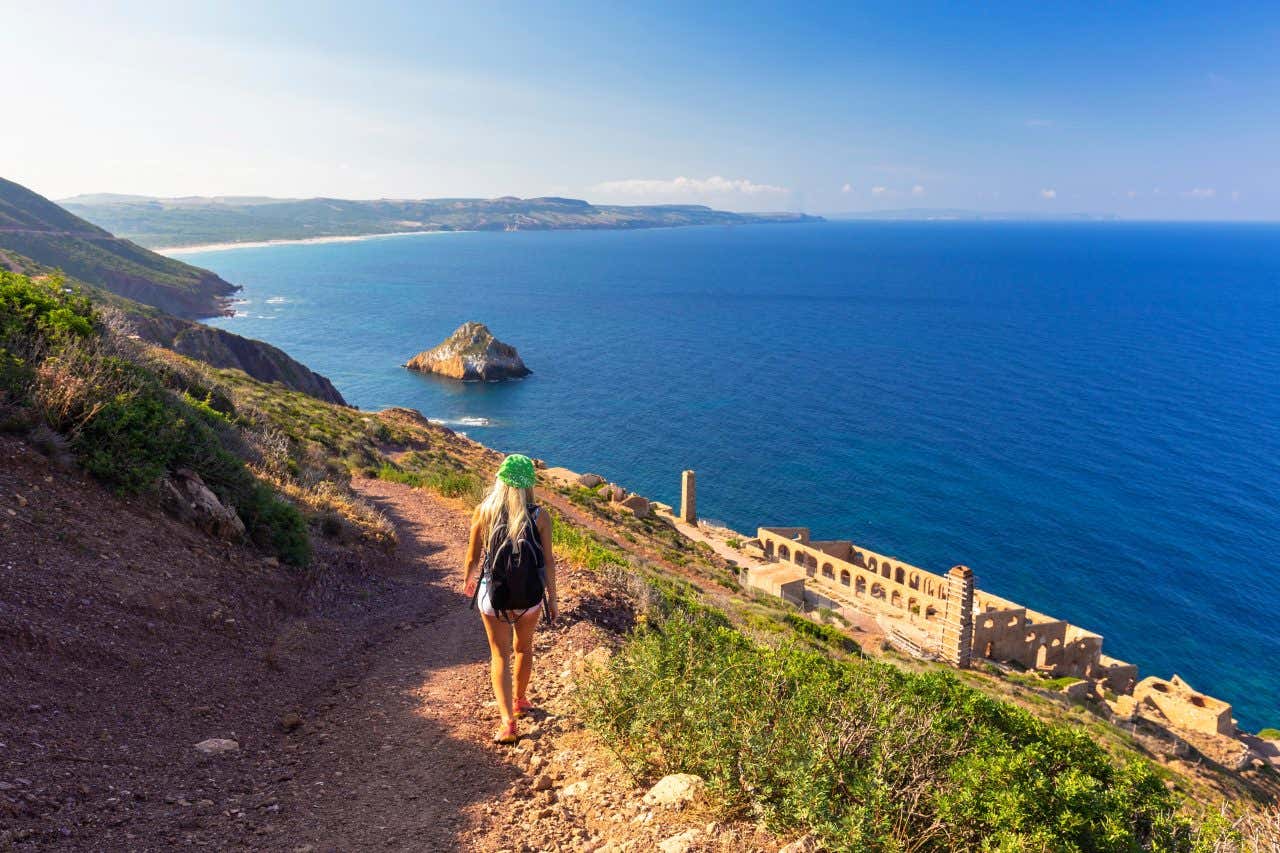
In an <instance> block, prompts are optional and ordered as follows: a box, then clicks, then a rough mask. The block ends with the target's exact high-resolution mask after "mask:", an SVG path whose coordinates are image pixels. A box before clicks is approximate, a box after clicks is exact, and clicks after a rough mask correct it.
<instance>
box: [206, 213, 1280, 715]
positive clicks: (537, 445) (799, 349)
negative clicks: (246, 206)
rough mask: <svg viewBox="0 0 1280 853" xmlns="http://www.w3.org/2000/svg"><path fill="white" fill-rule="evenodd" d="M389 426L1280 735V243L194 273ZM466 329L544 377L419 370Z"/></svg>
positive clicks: (785, 239)
mask: <svg viewBox="0 0 1280 853" xmlns="http://www.w3.org/2000/svg"><path fill="white" fill-rule="evenodd" d="M182 257H183V259H184V260H187V261H190V262H192V263H195V264H199V265H201V266H205V267H208V268H210V269H213V270H216V271H217V272H218V273H219V274H220V275H222V276H223V277H225V278H226V279H228V280H230V281H232V282H235V283H238V284H241V285H243V286H244V291H243V294H242V295H243V297H244V299H245V300H246V301H245V303H244V304H242V305H240V306H239V308H240V311H241V313H240V314H238V315H237V316H236V317H233V318H229V319H223V320H218V321H215V322H216V323H217V324H218V325H221V326H223V327H225V328H227V329H231V330H233V331H236V332H239V333H241V334H244V335H248V336H251V337H256V338H261V339H263V340H266V341H269V342H271V343H273V344H276V345H278V346H280V347H282V348H284V349H285V350H287V351H288V352H289V353H290V354H292V355H293V356H295V357H297V358H299V359H301V360H302V361H304V362H305V363H307V364H308V365H310V366H311V367H312V368H314V369H316V370H318V371H320V372H321V373H324V374H325V375H327V376H329V377H330V378H332V379H333V381H334V382H335V384H336V385H337V386H338V388H339V389H340V390H341V391H342V393H343V394H344V395H345V396H346V397H347V399H348V400H349V401H350V402H351V403H353V404H355V405H358V406H360V407H362V408H374V409H376V408H381V407H385V406H392V405H396V406H411V407H414V408H417V409H420V410H422V411H423V412H424V413H425V414H427V415H428V416H430V417H432V418H437V419H440V420H442V421H445V422H446V423H449V424H451V425H453V426H454V427H455V428H457V429H461V430H463V431H465V432H467V433H468V434H469V435H471V436H472V437H474V438H476V439H478V440H480V441H482V442H484V443H486V444H489V445H491V446H494V447H496V448H499V449H501V450H504V451H523V452H527V453H529V454H531V455H535V456H539V457H542V458H545V459H547V460H548V461H550V462H551V463H552V464H560V465H565V466H568V467H571V468H574V469H576V470H580V471H595V472H598V473H600V474H602V475H604V476H606V477H608V478H610V479H613V480H616V481H618V482H620V483H622V484H624V485H626V486H628V487H629V488H631V489H633V490H635V491H638V492H640V493H642V494H646V495H649V496H650V497H653V498H657V499H660V500H664V501H667V502H675V501H676V500H677V497H678V490H679V477H680V471H681V470H682V469H684V468H694V469H696V470H697V472H698V484H699V495H698V499H699V508H700V510H701V513H702V515H703V516H704V517H708V518H713V519H716V520H720V521H723V522H725V523H727V524H729V525H731V526H732V527H735V528H737V529H739V530H743V531H754V529H755V528H756V527H757V526H758V525H775V524H777V525H808V526H811V527H812V528H813V531H814V534H815V536H820V537H822V538H852V539H853V540H855V541H857V542H859V543H861V544H863V545H865V546H866V547H869V548H872V549H874V550H876V551H880V552H882V553H886V554H890V555H896V556H899V557H900V558H902V559H904V560H907V561H909V562H912V563H915V564H917V565H920V566H923V567H925V568H928V569H931V570H933V571H937V572H944V571H946V569H947V568H949V567H950V566H952V565H955V564H957V563H964V564H966V565H969V566H971V567H972V568H973V569H974V571H975V572H976V574H977V577H978V583H979V586H981V587H982V588H985V589H989V590H991V591H992V592H995V593H997V594H999V595H1001V596H1004V597H1006V598H1010V599H1013V600H1015V601H1018V602H1020V603H1022V604H1025V605H1027V606H1028V607H1031V608H1034V609H1037V610H1040V611H1042V612H1046V613H1049V614H1052V615H1054V616H1056V617H1059V618H1064V619H1068V620H1070V621H1071V622H1074V623H1076V624H1078V625H1081V626H1083V627H1086V628H1089V629H1091V630H1095V631H1098V632H1100V633H1102V634H1103V635H1104V636H1105V638H1106V642H1105V650H1106V651H1107V652H1108V653H1110V654H1112V655H1114V656H1116V657H1120V658H1122V659H1125V660H1128V661H1131V662H1133V663H1136V664H1138V666H1139V667H1140V669H1141V671H1142V673H1143V674H1158V675H1162V676H1168V675H1170V674H1172V673H1174V672H1177V673H1178V674H1180V675H1182V676H1183V677H1184V678H1186V679H1187V680H1188V681H1190V682H1191V683H1192V684H1193V685H1195V686H1196V687H1197V688H1198V689H1200V690H1203V691H1206V692H1208V693H1210V694H1213V695H1216V696H1219V697H1221V698H1224V699H1226V700H1228V701H1230V702H1232V703H1233V704H1234V705H1235V708H1236V716H1237V718H1238V719H1239V721H1240V723H1241V724H1242V725H1243V726H1244V727H1246V728H1250V729H1256V728H1258V727H1260V726H1263V725H1278V724H1280V632H1278V631H1277V624H1276V613H1277V603H1278V601H1280V598H1278V595H1277V594H1278V593H1280V226H1270V225H1267V226H1263V225H1213V224H1187V225H1182V224H1138V223H1123V224H1121V223H1081V224H1044V223H1037V224H1014V223H889V222H856V223H855V222H847V223H836V222H832V223H818V224H811V225H809V224H806V225H764V226H749V227H735V228H718V227H708V228H686V229H674V230H652V231H612V232H609V231H606V232H545V233H536V232H526V233H511V234H507V233H455V234H427V235H416V236H410V237H387V238H381V239H376V240H368V241H364V242H349V243H330V244H311V245H280V246H270V247H262V248H242V249H236V250H232V251H218V252H204V253H198V252H197V253H187V254H184V255H183V256H182ZM466 320H479V321H482V322H484V323H487V324H488V325H489V326H490V328H491V329H492V330H493V331H494V332H495V334H497V335H498V336H499V337H500V338H501V339H502V340H505V341H507V342H509V343H511V344H514V345H515V346H516V347H518V348H519V350H520V353H521V355H522V356H523V357H524V359H525V361H526V362H527V363H528V365H529V366H530V367H531V368H532V369H533V371H534V373H533V375H532V376H530V377H529V378H528V379H526V380H524V381H519V382H510V383H501V384H485V383H480V384H465V385H463V384H455V383H453V382H449V381H444V380H438V379H434V378H431V377H425V376H420V375H417V374H413V373H410V372H408V371H406V370H404V369H402V368H401V365H402V364H403V363H404V362H405V361H406V360H407V359H408V358H409V357H410V356H412V355H414V354H415V353H417V352H418V351H420V350H423V349H426V348H428V347H431V346H434V345H435V344H436V343H438V342H439V341H440V340H442V339H443V338H444V337H445V336H447V335H448V334H449V333H450V332H451V331H453V329H454V328H456V327H457V326H458V325H460V324H461V323H462V322H463V321H466Z"/></svg>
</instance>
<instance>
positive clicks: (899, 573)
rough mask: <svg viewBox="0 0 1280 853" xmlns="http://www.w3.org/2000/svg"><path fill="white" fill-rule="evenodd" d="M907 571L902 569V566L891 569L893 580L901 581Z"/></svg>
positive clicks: (904, 578) (903, 579)
mask: <svg viewBox="0 0 1280 853" xmlns="http://www.w3.org/2000/svg"><path fill="white" fill-rule="evenodd" d="M906 577H907V573H906V572H904V571H903V570H902V566H898V568H896V569H894V570H893V580H894V582H895V583H903V582H904V581H905V580H906Z"/></svg>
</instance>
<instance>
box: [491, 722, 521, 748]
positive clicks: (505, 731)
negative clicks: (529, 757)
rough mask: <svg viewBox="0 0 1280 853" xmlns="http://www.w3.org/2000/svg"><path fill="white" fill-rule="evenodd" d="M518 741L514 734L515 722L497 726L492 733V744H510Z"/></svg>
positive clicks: (518, 737) (517, 736)
mask: <svg viewBox="0 0 1280 853" xmlns="http://www.w3.org/2000/svg"><path fill="white" fill-rule="evenodd" d="M519 739H520V736H519V735H517V734H516V721H515V720H514V719H512V720H508V721H507V723H506V724H505V725H502V726H499V727H498V730H497V731H496V732H494V733H493V742H494V743H503V744H512V743H515V742H516V741H517V740H519Z"/></svg>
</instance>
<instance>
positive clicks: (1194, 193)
mask: <svg viewBox="0 0 1280 853" xmlns="http://www.w3.org/2000/svg"><path fill="white" fill-rule="evenodd" d="M1217 194H1218V191H1217V190H1216V189H1214V188H1213V187H1196V188H1195V189H1191V190H1188V191H1187V192H1185V193H1183V195H1184V196H1185V197H1187V198H1213V197H1214V196H1216V195H1217Z"/></svg>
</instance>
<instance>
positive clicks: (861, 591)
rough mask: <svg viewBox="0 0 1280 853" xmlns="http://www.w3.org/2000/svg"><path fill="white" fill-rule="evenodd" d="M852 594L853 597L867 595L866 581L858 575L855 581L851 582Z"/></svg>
mask: <svg viewBox="0 0 1280 853" xmlns="http://www.w3.org/2000/svg"><path fill="white" fill-rule="evenodd" d="M853 593H854V595H866V594H867V579H866V578H864V577H863V576H862V575H858V578H857V580H855V581H854V582H853Z"/></svg>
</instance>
